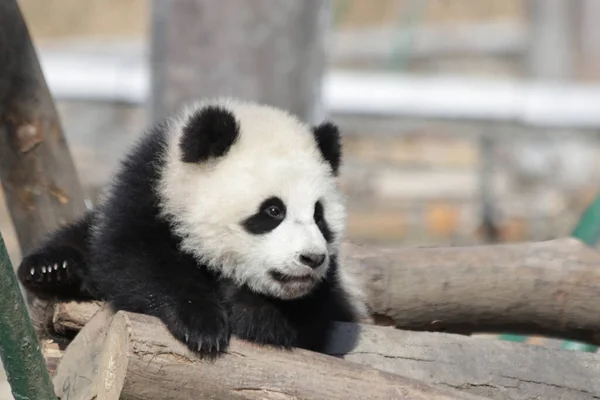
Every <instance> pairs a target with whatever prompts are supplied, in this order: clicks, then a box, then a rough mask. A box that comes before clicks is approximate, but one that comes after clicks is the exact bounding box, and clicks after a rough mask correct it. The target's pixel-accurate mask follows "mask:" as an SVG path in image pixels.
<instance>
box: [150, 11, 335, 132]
mask: <svg viewBox="0 0 600 400" xmlns="http://www.w3.org/2000/svg"><path fill="white" fill-rule="evenodd" d="M329 16H330V2H329V1H323V0H304V1H283V0H252V1H248V2H246V1H243V2H240V1H233V0H221V1H218V2H217V1H212V0H177V1H172V0H154V1H153V2H152V52H151V63H150V65H151V68H152V113H153V118H154V119H155V120H158V119H160V118H162V117H164V116H165V115H166V114H167V113H170V112H172V111H173V110H174V109H176V108H177V107H179V106H180V105H181V104H182V103H184V102H188V101H191V100H196V99H198V98H207V97H208V98H210V97H215V96H236V97H241V98H243V99H245V100H253V101H259V102H264V103H267V104H272V105H275V106H278V107H281V108H284V109H287V110H289V111H291V112H292V113H294V114H297V115H298V116H300V117H301V118H302V119H305V120H308V121H312V122H314V121H316V120H317V119H320V118H321V81H322V75H323V72H324V68H325V61H326V60H325V49H326V41H325V38H326V32H327V29H328V21H329Z"/></svg>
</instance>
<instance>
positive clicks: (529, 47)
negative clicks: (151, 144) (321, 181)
mask: <svg viewBox="0 0 600 400" xmlns="http://www.w3.org/2000/svg"><path fill="white" fill-rule="evenodd" d="M166 3H169V2H167V1H162V2H161V1H160V0H156V1H155V2H152V1H150V0H20V1H19V4H20V7H21V11H22V13H23V16H24V18H25V20H26V22H27V24H28V27H29V29H30V33H31V35H32V38H33V41H34V44H35V46H36V48H37V51H38V57H39V59H40V62H41V65H42V69H43V72H44V74H45V78H46V80H47V82H48V85H49V87H50V91H51V92H52V95H53V96H54V98H55V101H56V105H57V108H58V112H59V114H60V118H61V120H62V124H63V128H64V131H65V135H66V137H67V140H68V145H69V147H70V151H71V153H72V156H73V158H74V161H75V164H76V167H77V170H78V174H79V178H80V180H81V183H82V185H83V186H84V190H85V193H86V195H87V197H88V201H89V203H90V204H93V203H94V201H95V200H96V199H97V196H98V193H99V192H100V190H101V189H102V187H103V186H104V185H105V184H106V183H107V180H108V178H109V177H110V175H111V173H112V172H113V171H114V168H115V167H116V165H117V162H118V160H119V159H120V158H121V157H122V155H123V154H124V151H125V150H126V149H127V148H128V146H129V144H130V143H131V142H132V141H133V140H135V139H136V138H137V137H138V136H139V135H140V134H141V133H142V132H143V130H144V129H145V128H147V127H148V125H149V124H150V123H151V122H152V121H153V120H155V119H156V118H158V117H160V113H161V112H164V111H166V110H168V109H169V108H170V107H171V106H170V105H169V104H171V103H176V102H177V101H176V100H169V97H168V95H167V94H165V93H163V96H162V103H161V104H158V105H157V101H154V102H153V101H152V99H151V94H152V92H153V91H155V92H157V91H158V92H161V86H160V85H158V86H157V85H156V83H155V82H154V83H153V81H152V80H151V79H150V75H151V74H150V70H151V67H152V66H153V63H167V62H168V61H169V57H173V58H177V60H178V62H179V70H175V69H173V68H171V69H170V70H168V68H167V67H163V69H164V70H167V71H168V72H169V73H171V74H174V72H173V71H179V72H175V74H178V75H177V76H180V75H181V76H184V75H185V74H198V75H200V76H201V75H202V73H203V72H202V71H203V70H201V69H200V68H199V67H198V69H196V70H194V69H193V68H192V70H191V71H190V70H189V68H188V69H185V68H181V65H183V64H182V62H181V60H185V59H186V57H188V58H189V60H192V61H193V60H198V59H202V60H204V61H201V62H199V65H201V66H202V67H203V68H208V69H209V70H210V69H211V68H212V70H210V73H211V74H213V78H214V71H213V70H219V71H220V72H221V75H220V76H219V77H218V79H217V78H214V79H213V82H212V83H210V84H207V87H208V88H207V89H206V93H208V94H213V93H214V92H215V91H218V90H219V89H220V88H222V89H223V90H222V92H223V93H226V94H237V93H236V92H235V89H236V87H243V88H247V87H249V85H250V84H247V85H246V86H243V85H242V86H240V85H239V84H236V85H238V86H236V85H228V83H229V80H230V79H232V78H231V76H232V75H231V74H233V73H236V72H238V73H239V71H241V70H243V68H244V67H243V66H240V67H237V66H236V67H235V68H234V67H232V66H231V65H226V64H223V63H221V62H220V61H219V51H218V50H219V43H225V44H224V46H226V45H227V43H229V42H226V41H224V40H221V39H220V38H221V36H220V35H221V34H223V33H222V32H221V33H220V32H219V31H218V29H219V26H220V25H222V26H223V29H226V28H227V24H225V23H223V24H221V23H220V21H218V18H219V17H218V16H219V15H220V14H219V12H226V13H227V15H229V19H228V20H227V22H232V21H233V22H237V23H239V24H247V26H246V27H247V29H248V32H250V34H248V35H247V37H245V40H248V42H249V43H250V42H252V41H261V40H267V41H268V40H273V38H269V37H266V38H265V35H270V34H272V32H273V31H274V30H273V29H270V28H269V24H277V23H279V24H280V25H281V21H278V20H277V18H276V17H275V16H271V14H269V10H268V9H266V10H265V7H268V6H266V5H268V4H269V3H268V1H261V2H256V3H255V2H253V1H249V2H242V1H240V2H239V4H237V5H236V9H239V10H240V11H239V12H240V15H242V16H243V17H239V19H236V15H235V12H234V11H231V9H226V8H227V6H225V5H223V4H225V3H229V4H230V6H229V7H231V3H232V2H223V3H221V5H219V2H218V1H216V0H213V1H212V2H211V1H209V0H198V1H197V3H198V4H196V5H195V6H194V5H190V4H191V3H194V2H193V1H191V0H182V1H181V3H187V4H188V6H187V8H186V7H185V6H180V7H179V8H178V9H175V8H173V9H172V11H171V13H172V14H171V15H170V16H168V17H167V16H166V15H165V13H167V11H166V8H167V7H166V6H164V4H166ZM175 3H177V2H173V4H175ZM259 3H260V4H262V6H259V5H257V4H259ZM274 3H281V2H274ZM318 3H323V4H325V3H326V2H319V1H316V2H315V1H306V2H305V3H303V4H305V5H304V6H299V7H300V8H302V7H305V8H310V7H315V10H312V11H311V10H299V11H298V12H297V18H299V19H298V21H297V22H294V24H293V26H292V27H290V28H289V29H296V30H298V32H300V33H302V34H300V33H299V34H297V35H296V36H294V40H291V41H288V42H286V45H289V44H290V43H291V45H292V46H297V48H298V49H297V51H294V49H293V47H292V48H291V49H287V50H286V51H288V52H291V54H295V55H296V56H297V57H296V59H294V60H293V61H290V63H293V62H295V64H294V65H293V66H290V68H289V70H290V71H296V72H297V75H301V76H302V78H301V79H304V81H303V82H306V80H307V79H309V78H307V77H306V76H307V74H309V75H310V74H312V75H311V76H313V77H316V78H314V79H316V80H315V81H314V82H313V83H311V84H310V85H308V86H310V88H313V89H314V90H316V91H317V92H316V93H317V94H316V95H315V94H314V93H313V95H314V96H315V98H317V99H318V101H316V103H317V105H315V107H314V109H311V110H304V109H302V107H296V108H294V107H290V108H292V109H294V110H301V111H302V112H301V114H303V116H307V117H309V119H310V118H313V119H315V120H318V119H320V118H323V117H327V118H331V119H333V120H334V121H336V122H337V123H338V124H339V125H340V126H341V128H342V130H343V134H344V146H345V164H344V169H343V172H342V178H343V186H344V190H345V192H346V193H347V195H348V199H349V204H348V206H349V216H348V232H347V236H348V238H349V239H350V240H353V241H358V242H362V243H375V244H384V245H399V246H433V245H466V244H481V243H487V242H490V243H493V242H515V241H527V240H545V239H551V238H556V237H561V236H569V235H570V234H571V232H572V230H573V228H574V227H575V225H576V223H577V221H578V219H579V217H580V216H581V214H582V212H583V211H584V210H585V208H586V207H587V206H588V205H589V204H590V203H591V202H592V200H593V199H594V197H595V196H596V194H597V193H598V192H599V189H600V132H599V128H600V85H599V83H600V82H599V80H600V25H598V24H597V22H596V21H595V19H594V17H593V16H595V15H600V2H598V1H594V0H332V1H331V3H330V6H329V7H326V6H322V5H319V6H318V7H317V6H316V4H318ZM153 4H154V9H153ZM253 7H255V8H260V7H263V9H262V10H258V11H256V10H252V8H253ZM246 8H248V9H247V10H246ZM275 8H277V7H275ZM296 8H298V7H296ZM316 8H318V9H316ZM282 10H283V8H282V6H279V8H278V9H277V10H275V9H274V11H273V13H275V12H282V13H285V10H283V11H282ZM178 13H179V14H178ZM211 15H212V16H213V17H214V18H217V20H216V21H217V22H213V23H212V24H213V25H211V23H210V22H207V20H208V18H209V17H210V16H211ZM232 15H233V16H232ZM288 17H289V16H288ZM177 18H181V20H182V21H184V20H185V21H187V23H189V22H190V21H192V20H193V19H194V18H197V19H198V20H199V21H202V22H199V25H202V24H204V25H202V26H205V27H204V28H202V26H200V27H198V28H197V29H194V27H193V26H192V28H189V26H190V25H187V26H188V28H186V29H190V31H189V32H190V36H193V37H194V40H195V41H193V40H191V39H185V38H183V37H182V36H180V37H179V39H178V37H176V35H175V36H174V35H173V34H172V33H173V31H172V29H171V28H170V27H171V26H173V25H175V26H176V25H177V23H176V22H177ZM186 18H187V20H186ZM210 18H212V17H210ZM182 23H183V22H182ZM153 24H154V25H153ZM206 25H208V26H212V28H214V29H213V31H212V32H211V31H208V28H206ZM284 28H285V27H284ZM170 29H171V30H170ZM202 29H204V31H202ZM277 29H283V28H282V27H281V26H279V27H278V28H277ZM161 32H162V33H165V32H167V33H169V32H170V33H171V36H170V39H168V40H167V39H164V37H166V34H165V36H164V37H163V36H162V35H161ZM321 33H323V34H324V35H321ZM180 35H181V34H180ZM203 35H204V36H203ZM224 35H225V37H227V34H226V33H225V34H224ZM210 40H213V42H214V43H216V45H215V44H214V43H212V42H211V44H210V46H208V47H207V48H209V49H210V51H211V52H206V53H203V54H197V53H198V51H196V50H195V49H196V46H194V44H197V45H198V46H203V45H205V44H206V42H207V41H210ZM236 40H239V38H238V39H236ZM321 42H323V43H321ZM278 43H279V42H277V41H275V40H273V43H271V44H270V45H269V46H278V45H279V44H281V43H279V44H278ZM153 46H162V50H160V49H159V50H158V51H155V52H154V53H153V52H152V51H151V50H152V48H153ZM178 46H179V47H182V48H179V49H178V48H177V47H178ZM185 46H188V48H186V47H185ZM267 47H268V46H267ZM157 48H158V47H157ZM250 48H253V47H252V46H250ZM269 49H270V47H268V48H267V50H265V54H263V55H261V58H260V62H258V63H256V65H257V66H256V65H255V68H262V67H264V68H265V69H266V70H269V65H271V64H274V63H278V62H281V61H282V60H274V59H269V57H273V54H281V53H277V52H276V51H273V54H271V53H269V51H268V50H269ZM311 49H314V51H315V52H316V53H315V52H312V53H311V51H312V50H311ZM161 52H162V53H161ZM319 52H320V53H319ZM284 53H285V51H284ZM157 54H158V55H157ZM314 54H317V56H315V55H314ZM204 56H205V57H204ZM304 60H306V64H304ZM285 61H286V60H283V62H285ZM261 63H262V64H261ZM320 63H322V64H323V65H322V71H323V73H322V74H320V73H318V71H321V70H320V69H319V68H321V64H320ZM190 65H191V64H190ZM261 65H262V67H261ZM315 65H316V66H315ZM192 67H193V65H192ZM315 68H316V70H317V73H315V72H314V71H313V70H314V69H315ZM280 69H281V68H280ZM311 71H313V72H311ZM228 74H229V75H228ZM169 79H171V86H173V84H172V81H173V79H175V78H173V77H172V76H171V77H169V76H168V74H166V78H163V83H164V82H166V81H168V80H169ZM277 79H280V81H276V82H274V83H269V84H273V85H277V84H278V82H279V83H281V82H283V81H294V80H296V79H300V78H297V77H296V76H295V74H294V73H290V74H288V75H283V76H278V77H277ZM192 80H193V79H192ZM195 82H198V80H197V79H196V80H195ZM200 82H201V81H200ZM215 82H217V83H215ZM264 82H269V77H268V76H267V77H265V78H264ZM219 85H221V86H219ZM175 86H176V85H175ZM195 90H196V91H195V93H197V95H202V94H203V93H204V88H203V87H202V82H201V84H200V85H199V86H198V87H197V88H195ZM244 90H245V89H244ZM244 90H242V92H243V91H244ZM252 90H255V91H257V92H261V90H262V92H265V91H267V92H268V90H266V89H265V88H259V89H252ZM252 90H246V91H245V92H244V94H248V93H250V92H252ZM269 90H270V89H269ZM230 92H231V93H230ZM262 92H261V93H262ZM308 92H309V93H308V94H307V95H306V96H309V95H310V90H309V91H308ZM183 97H185V96H183ZM165 98H166V100H165ZM267 98H269V97H268V95H267ZM169 101H170V102H171V103H169ZM290 101H291V100H290ZM292 103H293V101H292ZM292 103H290V104H292ZM286 104H287V103H286ZM284 105H285V104H284ZM0 194H1V193H0ZM0 230H1V231H2V233H3V235H4V238H5V241H6V243H7V245H8V247H9V254H10V257H11V259H12V261H13V263H14V264H18V262H19V261H20V254H19V249H18V243H17V240H16V237H15V234H14V228H13V227H12V225H11V220H10V218H9V216H8V213H7V211H6V207H5V204H4V201H3V199H2V197H1V196H0Z"/></svg>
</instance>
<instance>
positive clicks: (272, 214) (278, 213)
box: [265, 206, 283, 219]
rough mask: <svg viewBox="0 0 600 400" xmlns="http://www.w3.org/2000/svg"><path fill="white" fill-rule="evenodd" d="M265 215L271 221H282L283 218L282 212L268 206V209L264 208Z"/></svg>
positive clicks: (277, 208)
mask: <svg viewBox="0 0 600 400" xmlns="http://www.w3.org/2000/svg"><path fill="white" fill-rule="evenodd" d="M265 213H266V214H267V215H268V216H269V217H271V218H273V219H282V218H283V212H282V211H281V209H280V208H279V207H277V206H269V207H267V208H265Z"/></svg>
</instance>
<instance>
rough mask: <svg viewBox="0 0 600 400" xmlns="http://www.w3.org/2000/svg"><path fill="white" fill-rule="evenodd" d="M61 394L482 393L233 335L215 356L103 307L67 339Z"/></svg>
mask: <svg viewBox="0 0 600 400" xmlns="http://www.w3.org/2000/svg"><path fill="white" fill-rule="evenodd" d="M54 385H55V388H56V394H57V396H59V397H61V398H68V399H70V400H88V399H96V398H97V399H106V400H112V399H115V400H116V399H125V400H138V399H139V400H141V399H144V400H148V399H161V400H162V399H188V398H195V399H204V398H217V399H258V398H261V399H292V398H302V399H345V400H346V399H357V400H358V399H361V400H362V399H365V398H369V399H415V400H416V399H423V400H425V399H429V400H441V399H446V400H450V399H472V400H475V399H483V398H482V397H479V396H475V395H471V394H469V393H465V392H461V391H458V390H454V389H448V388H436V387H434V386H430V385H427V384H424V383H421V382H418V381H415V380H413V379H409V378H404V377H401V376H399V375H394V374H391V373H389V372H384V371H381V370H377V369H374V368H370V367H368V366H365V365H360V364H358V363H352V362H346V361H344V360H340V359H337V358H335V357H330V356H326V355H322V354H317V353H313V352H309V351H305V350H300V349H294V350H292V351H286V350H278V349H273V348H267V347H264V346H258V345H254V344H251V343H249V342H245V341H242V340H239V339H236V338H233V339H232V341H231V343H230V347H229V349H228V351H227V353H225V354H224V355H223V356H221V357H220V358H219V359H217V360H216V361H205V360H201V359H199V358H198V357H197V356H196V355H195V354H193V353H191V352H190V351H189V350H188V349H187V347H186V346H184V345H183V344H182V343H181V342H179V341H177V340H176V339H175V338H174V337H173V336H172V335H171V334H170V333H169V332H168V331H167V330H166V328H165V327H164V325H163V324H162V323H161V322H160V321H159V320H158V319H156V318H154V317H149V316H146V315H141V314H133V313H126V312H123V311H119V312H118V313H116V314H114V315H113V313H112V312H111V311H110V310H109V309H108V308H104V309H102V310H101V311H100V312H99V313H97V314H96V315H95V317H94V318H92V320H91V321H90V322H89V323H88V324H87V325H86V326H85V327H84V329H82V330H81V332H80V334H79V335H78V336H77V337H76V338H75V339H74V340H73V342H72V343H71V344H70V345H69V347H68V349H67V351H66V352H65V354H64V357H63V360H62V362H61V363H60V365H59V367H58V371H57V374H56V376H55V378H54Z"/></svg>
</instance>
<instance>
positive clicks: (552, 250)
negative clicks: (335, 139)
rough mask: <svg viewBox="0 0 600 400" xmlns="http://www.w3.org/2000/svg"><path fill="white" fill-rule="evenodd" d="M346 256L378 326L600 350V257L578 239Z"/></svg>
mask: <svg viewBox="0 0 600 400" xmlns="http://www.w3.org/2000/svg"><path fill="white" fill-rule="evenodd" d="M343 254H344V256H343V258H342V263H341V264H342V265H343V266H344V268H347V269H348V270H349V272H350V274H351V275H353V276H355V277H356V279H357V280H358V281H359V285H360V286H362V287H363V288H364V290H365V292H366V297H367V301H368V305H369V307H370V309H371V312H372V313H373V315H374V318H375V320H376V321H382V320H385V319H387V320H389V323H390V324H393V325H395V326H396V327H397V328H402V329H409V330H425V331H446V332H457V333H470V332H515V333H525V334H535V335H544V336H557V337H561V338H566V339H572V340H582V341H587V342H590V343H599V342H600V337H599V336H598V332H600V318H598V315H599V314H600V302H598V301H597V299H599V298H600V253H598V251H596V250H594V249H592V248H589V247H587V246H585V245H584V244H582V243H581V242H579V241H578V240H577V239H572V238H566V239H558V240H550V241H545V242H535V243H517V244H503V245H490V246H469V247H446V248H444V247H441V248H417V249H398V248H396V249H394V248H379V247H371V246H359V245H355V244H349V243H346V244H345V246H344V250H343ZM380 323H381V322H380Z"/></svg>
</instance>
